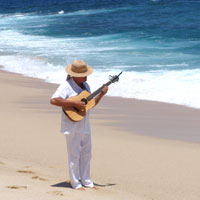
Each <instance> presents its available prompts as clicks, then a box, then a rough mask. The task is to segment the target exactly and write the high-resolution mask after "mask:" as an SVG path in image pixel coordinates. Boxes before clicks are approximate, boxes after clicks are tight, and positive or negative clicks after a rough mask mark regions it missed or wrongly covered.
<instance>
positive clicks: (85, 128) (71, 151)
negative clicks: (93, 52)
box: [50, 60, 108, 190]
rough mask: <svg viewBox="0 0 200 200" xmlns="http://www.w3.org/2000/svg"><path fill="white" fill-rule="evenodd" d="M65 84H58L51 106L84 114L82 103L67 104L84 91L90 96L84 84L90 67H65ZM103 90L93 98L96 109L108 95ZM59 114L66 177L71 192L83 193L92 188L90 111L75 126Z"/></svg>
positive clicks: (80, 64) (80, 63)
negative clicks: (74, 190) (67, 176)
mask: <svg viewBox="0 0 200 200" xmlns="http://www.w3.org/2000/svg"><path fill="white" fill-rule="evenodd" d="M66 72H67V73H68V77H67V80H66V81H65V82H64V83H63V84H61V85H60V86H59V87H58V89H57V90H56V92H55V93H54V94H53V96H52V98H51V100H50V103H51V104H53V105H55V106H60V107H61V108H62V109H63V110H73V109H74V108H76V109H78V110H80V111H81V110H84V109H85V107H86V105H85V103H84V102H82V101H77V100H70V99H68V98H69V97H72V96H77V95H78V94H79V93H81V92H82V91H83V90H87V91H88V92H90V87H89V85H88V84H87V82H86V81H87V76H88V75H90V74H92V72H93V69H92V67H90V66H88V65H87V64H86V63H85V62H84V61H82V60H75V61H74V62H73V63H72V64H71V65H68V66H67V67H66ZM107 91H108V87H107V86H105V87H104V88H103V89H102V91H101V93H100V94H99V95H97V96H96V97H95V99H94V100H95V105H96V104H98V102H99V101H100V100H101V98H102V97H103V96H104V95H105V94H106V93H107ZM63 110H62V118H61V132H62V133H64V134H65V136H66V141H67V151H68V163H69V176H70V183H71V186H72V188H74V189H79V190H84V188H83V186H85V187H90V188H94V184H93V182H92V181H91V179H90V160H91V130H90V124H89V111H88V112H87V113H86V115H85V116H84V118H83V119H82V120H80V121H78V122H74V121H72V120H70V119H69V118H68V116H66V114H65V113H64V112H63Z"/></svg>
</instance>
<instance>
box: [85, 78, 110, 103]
mask: <svg viewBox="0 0 200 200" xmlns="http://www.w3.org/2000/svg"><path fill="white" fill-rule="evenodd" d="M110 84H112V81H108V82H107V83H105V84H104V85H103V86H101V87H100V88H99V89H97V90H96V91H94V92H93V93H92V94H91V95H90V96H88V97H87V100H88V101H90V100H91V99H93V98H94V97H95V96H96V95H97V94H99V93H101V91H102V89H103V88H104V86H109V85H110Z"/></svg>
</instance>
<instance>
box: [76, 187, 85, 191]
mask: <svg viewBox="0 0 200 200" xmlns="http://www.w3.org/2000/svg"><path fill="white" fill-rule="evenodd" d="M77 190H82V191H84V190H85V188H83V187H80V188H78V189H77Z"/></svg>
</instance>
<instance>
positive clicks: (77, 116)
mask: <svg viewBox="0 0 200 200" xmlns="http://www.w3.org/2000/svg"><path fill="white" fill-rule="evenodd" d="M89 96H90V93H89V92H88V91H85V90H84V91H82V92H81V93H80V94H79V95H77V96H74V97H70V98H68V100H72V101H83V102H85V103H86V105H85V109H84V110H78V109H77V108H72V109H71V110H68V109H67V110H63V111H64V113H65V114H66V115H67V116H68V117H69V118H70V119H71V120H72V121H74V122H78V121H80V120H82V119H83V118H84V116H85V115H86V113H87V112H88V110H89V109H91V108H93V107H94V106H95V100H94V99H91V100H90V101H87V97H89Z"/></svg>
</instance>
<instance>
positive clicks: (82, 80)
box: [73, 76, 87, 84]
mask: <svg viewBox="0 0 200 200" xmlns="http://www.w3.org/2000/svg"><path fill="white" fill-rule="evenodd" d="M73 78H74V80H75V82H76V83H79V84H80V83H83V82H85V81H87V76H85V77H73Z"/></svg>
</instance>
